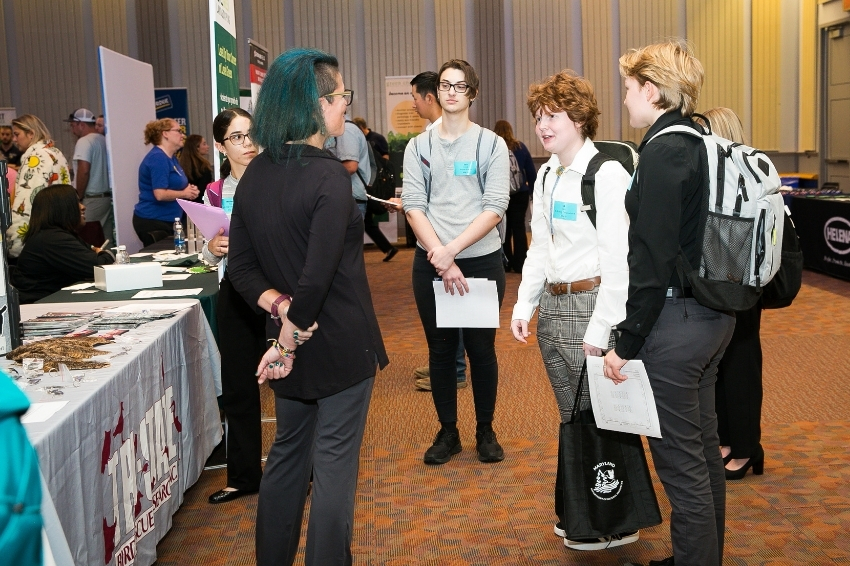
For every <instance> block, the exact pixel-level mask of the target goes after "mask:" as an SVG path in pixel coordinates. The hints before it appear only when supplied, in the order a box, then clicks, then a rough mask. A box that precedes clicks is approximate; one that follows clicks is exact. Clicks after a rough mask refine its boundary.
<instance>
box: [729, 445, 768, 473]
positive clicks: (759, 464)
mask: <svg viewBox="0 0 850 566" xmlns="http://www.w3.org/2000/svg"><path fill="white" fill-rule="evenodd" d="M750 468H752V469H753V475H756V476H760V475H762V474H763V473H764V449H763V448H762V447H761V446H759V449H758V452H757V453H756V454H755V455H754V456H751V457H750V459H749V460H747V463H746V464H744V465H743V466H741V467H740V468H738V469H737V470H730V469H728V468H724V470H725V471H726V479H727V480H740V479H743V477H744V476H745V475H747V470H749V469H750Z"/></svg>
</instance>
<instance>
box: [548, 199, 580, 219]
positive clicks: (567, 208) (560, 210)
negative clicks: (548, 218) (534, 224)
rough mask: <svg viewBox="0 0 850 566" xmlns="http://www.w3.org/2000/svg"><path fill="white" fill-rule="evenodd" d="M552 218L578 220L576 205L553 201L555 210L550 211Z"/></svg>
mask: <svg viewBox="0 0 850 566" xmlns="http://www.w3.org/2000/svg"><path fill="white" fill-rule="evenodd" d="M552 217H553V218H557V219H558V220H571V221H573V222H575V221H576V220H578V205H577V204H576V203H574V202H563V201H560V200H556V201H555V208H554V210H553V211H552Z"/></svg>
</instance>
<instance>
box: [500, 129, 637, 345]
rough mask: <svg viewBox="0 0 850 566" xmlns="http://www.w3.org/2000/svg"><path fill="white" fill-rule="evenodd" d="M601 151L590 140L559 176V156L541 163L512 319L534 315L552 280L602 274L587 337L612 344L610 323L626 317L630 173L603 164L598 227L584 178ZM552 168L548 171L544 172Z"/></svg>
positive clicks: (598, 180) (612, 163)
mask: <svg viewBox="0 0 850 566" xmlns="http://www.w3.org/2000/svg"><path fill="white" fill-rule="evenodd" d="M597 153H598V150H597V149H596V148H595V147H594V145H593V142H592V141H591V140H590V139H586V140H585V142H584V146H582V148H581V149H580V150H579V152H578V153H577V154H576V156H575V159H573V162H572V163H571V164H570V165H568V166H566V169H565V171H564V172H563V174H562V175H561V178H560V180H559V179H558V175H557V170H558V167H560V166H561V162H560V161H559V159H558V156H557V155H552V157H550V158H549V161H548V162H547V163H546V164H544V165H543V167H541V168H540V172H539V173H538V175H537V181H536V182H535V184H534V199H533V205H532V212H531V245H530V246H529V248H528V256H527V257H526V259H525V264H524V265H523V269H522V282H521V283H520V286H519V291H518V296H517V303H516V305H515V306H514V312H513V317H512V318H513V319H520V320H526V321H529V320H531V317H532V315H533V314H534V311H535V309H536V308H537V305H538V304H539V303H540V296H541V295H542V294H543V291H544V285H545V283H546V282H547V281H548V282H550V283H569V282H573V281H580V280H582V279H590V278H592V277H596V276H601V277H602V284H601V285H600V287H599V294H598V296H597V298H596V308H595V309H594V311H593V315H592V316H591V318H590V322H589V324H588V326H587V331H586V332H585V335H584V341H585V342H587V343H588V344H590V345H592V346H596V347H597V348H607V347H608V339H609V337H610V334H611V328H612V327H613V326H615V325H616V324H617V323H619V322H620V321H622V320H623V319H624V318H625V317H626V299H627V297H628V290H629V267H628V261H627V255H628V252H629V242H628V233H629V217H628V215H627V214H626V208H625V202H624V201H625V195H626V191H627V190H628V187H629V184H630V177H629V174H628V173H627V172H626V170H625V169H623V167H622V165H620V164H619V163H618V162H616V161H609V162H606V163H604V164H603V165H602V167H600V168H599V171H598V172H597V173H596V210H597V212H596V228H594V227H593V223H592V222H591V221H590V218H589V217H588V216H587V213H586V212H582V211H581V206H582V200H581V178H582V176H583V175H584V174H585V172H586V171H587V166H588V163H589V162H590V160H591V158H592V157H593V156H594V155H596V154H597ZM547 169H548V170H549V172H548V174H545V175H544V173H545V172H546V170H547ZM544 180H545V186H544ZM553 199H554V201H555V202H554V203H553ZM553 204H554V205H553ZM573 207H575V210H577V213H576V214H575V217H574V218H575V219H574V220H573V219H571V218H572V216H571V215H570V214H569V211H570V210H573ZM553 216H554V218H552V217H553Z"/></svg>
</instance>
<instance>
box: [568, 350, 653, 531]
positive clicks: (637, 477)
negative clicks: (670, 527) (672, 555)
mask: <svg viewBox="0 0 850 566" xmlns="http://www.w3.org/2000/svg"><path fill="white" fill-rule="evenodd" d="M586 374H587V362H585V365H584V367H583V368H582V371H581V377H580V378H579V385H578V388H577V391H576V397H575V402H574V404H573V413H572V416H571V419H570V422H568V423H562V424H561V434H560V446H559V458H560V462H559V466H558V467H559V473H563V476H562V477H561V478H560V480H561V481H560V482H559V483H560V484H561V485H562V486H563V492H564V493H563V494H564V509H563V517H564V528H565V530H566V532H567V538H568V539H570V540H575V539H594V538H601V537H606V536H610V535H614V534H620V533H630V532H634V531H637V530H639V529H644V528H648V527H654V526H655V525H659V524H661V511H660V510H659V508H658V499H657V498H656V497H655V490H654V489H653V487H652V478H651V477H650V475H649V467H648V466H647V463H646V455H645V454H644V451H643V444H642V443H641V440H640V436H639V435H636V434H627V433H623V432H617V431H612V430H603V429H600V428H597V427H596V422H595V420H594V418H593V411H592V410H591V409H587V410H584V411H582V410H579V403H580V399H581V389H582V385H583V384H584V377H585V375H586Z"/></svg>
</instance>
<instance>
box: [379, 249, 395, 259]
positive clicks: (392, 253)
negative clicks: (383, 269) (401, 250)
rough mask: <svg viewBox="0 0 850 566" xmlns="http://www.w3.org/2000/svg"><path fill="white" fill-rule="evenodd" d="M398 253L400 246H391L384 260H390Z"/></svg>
mask: <svg viewBox="0 0 850 566" xmlns="http://www.w3.org/2000/svg"><path fill="white" fill-rule="evenodd" d="M397 253H398V248H391V249H390V251H388V252H387V255H385V256H384V260H383V261H390V260H391V259H392V258H394V257H395V254H397Z"/></svg>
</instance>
